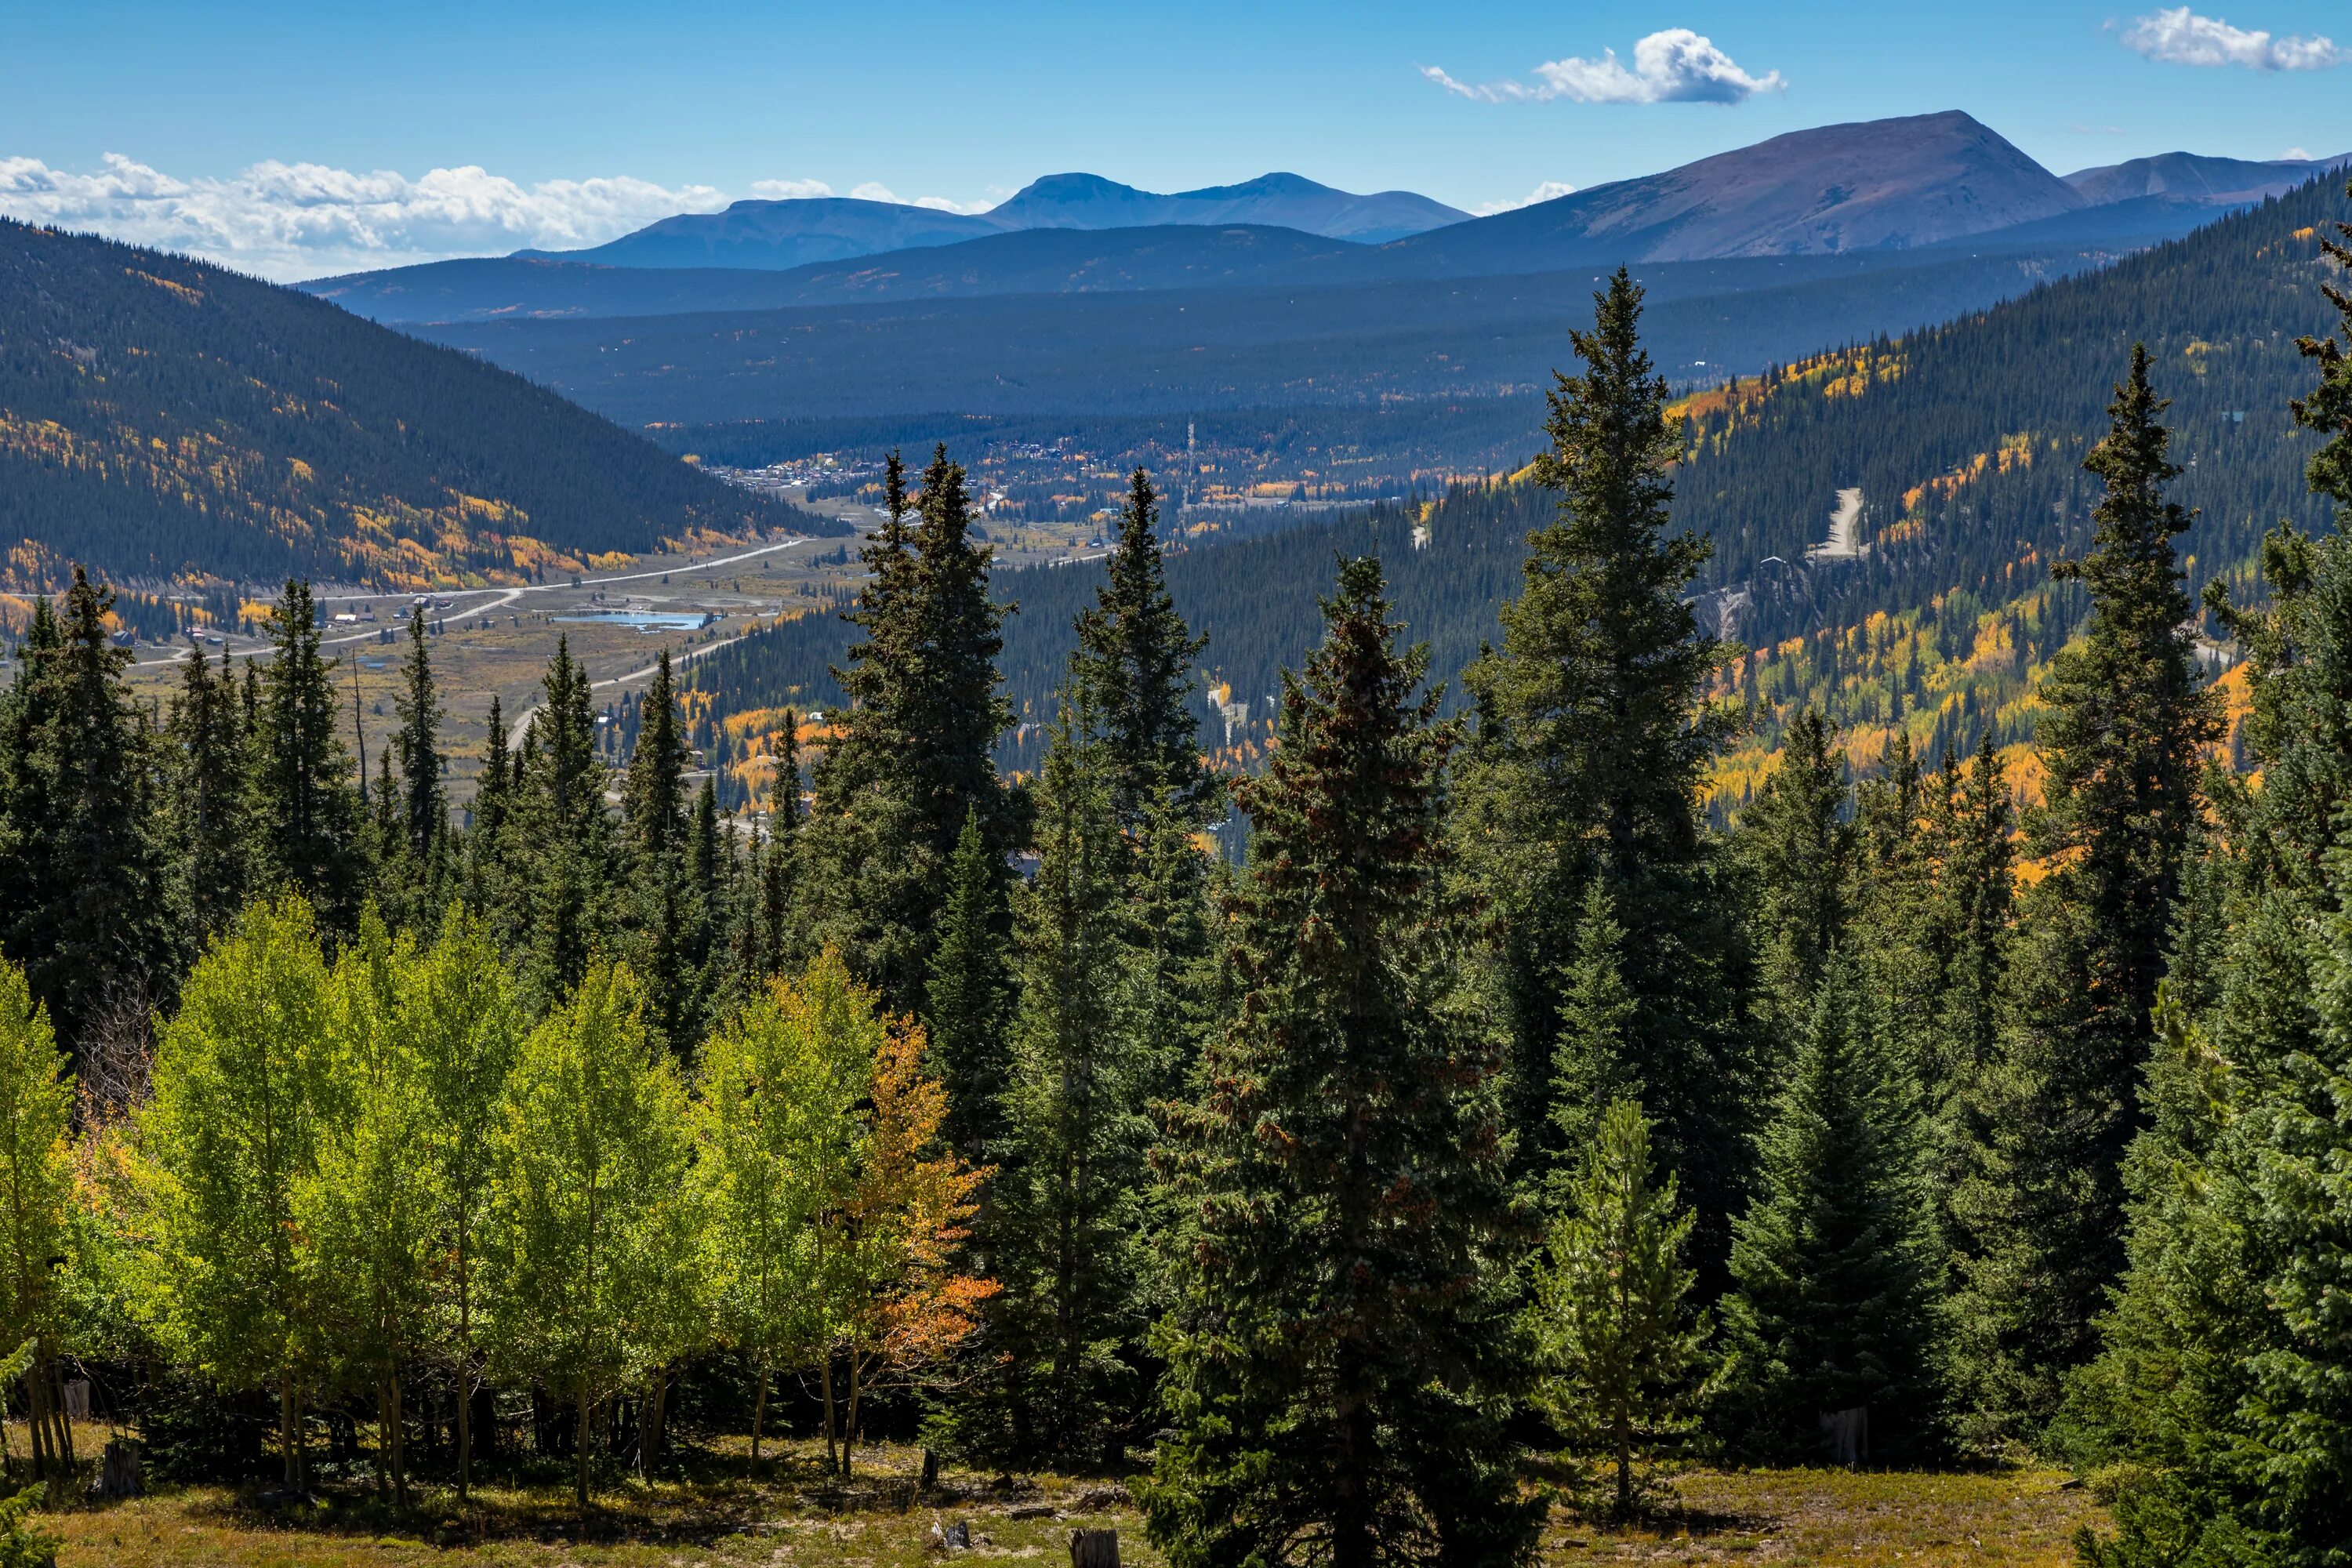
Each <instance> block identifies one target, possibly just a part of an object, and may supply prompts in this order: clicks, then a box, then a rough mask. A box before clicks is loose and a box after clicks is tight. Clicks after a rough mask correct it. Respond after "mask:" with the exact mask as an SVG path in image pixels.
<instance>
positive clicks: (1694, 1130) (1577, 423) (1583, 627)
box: [1463, 269, 1753, 1256]
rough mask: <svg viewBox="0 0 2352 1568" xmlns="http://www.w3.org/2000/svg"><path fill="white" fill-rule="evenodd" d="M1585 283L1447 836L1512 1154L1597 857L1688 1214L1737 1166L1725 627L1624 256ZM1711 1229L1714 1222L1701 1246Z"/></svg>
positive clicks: (1536, 1114) (1470, 676) (1539, 1094)
mask: <svg viewBox="0 0 2352 1568" xmlns="http://www.w3.org/2000/svg"><path fill="white" fill-rule="evenodd" d="M1595 303H1596V307H1597V309H1596V315H1595V320H1594V325H1593V330H1592V331H1590V332H1584V331H1579V332H1576V333H1574V334H1573V338H1572V341H1573V342H1574V344H1575V347H1576V352H1577V353H1578V354H1579V355H1580V357H1581V359H1582V360H1583V362H1584V366H1583V370H1582V373H1581V374H1578V375H1574V376H1569V375H1561V376H1559V378H1558V384H1557V385H1556V386H1555V387H1554V388H1553V390H1552V391H1551V393H1550V394H1549V400H1550V414H1549V420H1548V422H1547V430H1548V432H1549V436H1550V438H1551V447H1550V449H1549V451H1548V452H1546V453H1544V454H1542V455H1541V456H1540V457H1539V458H1538V461H1537V464H1536V473H1535V477H1536V479H1537V480H1538V482H1539V483H1541V484H1543V485H1544V486H1546V487H1548V488H1549V489H1554V490H1556V491H1558V492H1559V518H1558V519H1557V521H1554V522H1552V523H1551V524H1549V526H1547V527H1545V528H1542V529H1538V531H1535V532H1534V533H1532V534H1530V535H1529V536H1528V561H1527V564H1526V568H1525V571H1526V577H1525V584H1524V588H1523V591H1522V593H1521V595H1520V596H1519V597H1518V598H1517V600H1515V601H1513V602H1512V603H1510V604H1508V605H1505V606H1503V609H1502V612H1501V614H1502V620H1503V631H1504V637H1503V646H1502V647H1501V648H1500V649H1498V650H1490V651H1489V652H1488V653H1487V654H1486V655H1485V656H1483V657H1482V658H1480V659H1479V660H1478V661H1477V662H1476V663H1475V665H1474V666H1473V667H1472V668H1471V669H1470V670H1469V671H1468V673H1467V674H1466V675H1465V678H1464V679H1465V685H1466V686H1467V687H1468V688H1469V689H1470V691H1471V693H1472V695H1473V696H1474V697H1475V699H1476V702H1477V713H1478V728H1477V734H1476V741H1475V745H1474V746H1473V748H1472V749H1471V752H1470V753H1469V755H1468V757H1467V758H1466V760H1465V768H1464V780H1463V796H1464V805H1465V815H1464V823H1463V826H1464V833H1463V841H1464V845H1465V856H1467V857H1468V858H1469V866H1468V869H1469V870H1470V872H1471V874H1472V875H1474V876H1475V879H1477V880H1478V882H1479V884H1480V886H1481V888H1482V890H1483V892H1484V894H1485V896H1486V898H1487V899H1488V900H1490V902H1491V904H1492V907H1493V909H1494V910H1495V921H1494V923H1495V928H1496V930H1497V931H1499V932H1500V933H1501V935H1500V939H1499V942H1500V946H1499V952H1498V955H1497V956H1498V961H1499V965H1500V975H1499V979H1500V987H1499V993H1500V1002H1501V1005H1502V1006H1503V1008H1504V1009H1505V1013H1506V1016H1507V1018H1508V1019H1509V1023H1510V1028H1511V1033H1512V1036H1513V1041H1514V1046H1513V1049H1514V1058H1513V1059H1514V1079H1515V1082H1516V1086H1517V1094H1516V1097H1515V1110H1514V1123H1515V1130H1516V1131H1517V1139H1518V1151H1519V1158H1520V1160H1521V1162H1522V1163H1524V1164H1525V1165H1527V1166H1528V1167H1530V1168H1540V1166H1541V1165H1542V1164H1543V1163H1545V1162H1546V1160H1547V1158H1548V1155H1547V1145H1548V1139H1547V1137H1546V1128H1545V1124H1544V1117H1545V1111H1546V1110H1547V1104H1546V1101H1547V1100H1548V1096H1547V1095H1546V1094H1545V1092H1544V1088H1545V1086H1546V1085H1547V1084H1548V1082H1549V1079H1550V1075H1551V1058H1552V1051H1553V1046H1554V1042H1555V1041H1556V1039H1557V1038H1558V1036H1559V1016H1560V997H1559V991H1558V976H1559V973H1560V972H1561V970H1562V967H1563V965H1564V963H1565V960H1566V958H1567V956H1568V954H1569V952H1570V951H1571V949H1572V948H1573V945H1574V942H1575V933H1576V925H1577V921H1578V918H1579V913H1580V910H1581V909H1582V906H1583V892H1584V885H1585V883H1586V881H1587V880H1589V879H1591V878H1594V877H1600V878H1602V879H1605V880H1606V881H1607V882H1608V884H1609V887H1610V893H1611V898H1612V903H1613V906H1614V910H1615V918H1616V920H1617V921H1619V922H1620V923H1622V925H1623V926H1624V928H1625V930H1626V932H1627V940H1626V942H1625V944H1624V960H1625V973H1624V979H1625V984H1627V986H1628V987H1629V988H1630V989H1631V990H1632V991H1633V994H1634V996H1635V997H1636V998H1637V999H1638V1000H1639V1003H1640V1010H1639V1012H1638V1013H1637V1014H1636V1015H1635V1017H1634V1020H1633V1024H1632V1026H1631V1028H1632V1036H1631V1038H1630V1040H1629V1042H1628V1051H1629V1055H1630V1058H1631V1059H1632V1060H1633V1062H1634V1063H1635V1064H1636V1066H1637V1068H1638V1072H1637V1077H1638V1079H1639V1080H1640V1081H1641V1082H1642V1084H1643V1093H1644V1096H1645V1099H1644V1100H1643V1105H1644V1108H1645V1110H1647V1112H1648V1113H1649V1114H1650V1116H1651V1117H1652V1118H1653V1119H1654V1121H1655V1123H1656V1125H1657V1133H1658V1139H1659V1143H1660V1146H1661V1150H1662V1158H1663V1159H1664V1163H1666V1164H1667V1165H1669V1166H1671V1167H1673V1168H1674V1169H1675V1170H1676V1171H1678V1172H1679V1173H1680V1174H1681V1177H1682V1180H1683V1182H1684V1184H1685V1190H1686V1191H1687V1192H1688V1193H1689V1194H1690V1195H1691V1196H1692V1198H1693V1199H1695V1200H1696V1206H1697V1208H1698V1209H1699V1211H1700V1213H1701V1215H1702V1226H1704V1225H1705V1224H1706V1215H1720V1214H1722V1213H1724V1212H1726V1210H1727V1208H1728V1206H1729V1205H1731V1203H1732V1202H1733V1201H1734V1199H1735V1197H1736V1195H1737V1194H1738V1189H1739V1184H1740V1182H1741V1180H1742V1168H1743V1167H1744V1165H1745V1161H1744V1160H1743V1159H1742V1158H1741V1157H1740V1156H1739V1153H1738V1151H1739V1150H1740V1148H1741V1147H1742V1146H1743V1144H1744V1141H1745V1134H1746V1131H1747V1121H1746V1117H1745V1114H1744V1110H1743V1108H1744V1105H1745V1103H1746V1101H1747V1100H1748V1099H1749V1098H1750V1096H1749V1088H1750V1084H1751V1080H1752V1076H1753V1075H1752V1069H1751V1068H1750V1066H1749V1064H1748V1047H1747V1046H1746V1045H1745V1044H1744V1043H1743V1042H1742V1040H1741V1038H1740V1037H1739V1035H1738V1032H1737V1031H1736V1030H1735V1029H1734V1027H1733V1025H1732V1020H1733V1016H1734V1014H1733V1004H1734V1000H1735V997H1734V992H1735V991H1736V989H1737V987H1736V984H1735V980H1736V976H1734V975H1732V974H1730V973H1727V955H1729V954H1730V953H1732V952H1734V951H1735V950H1736V947H1737V932H1736V931H1734V930H1733V929H1731V928H1730V926H1729V925H1728V924H1727V921H1726V919H1725V916H1724V910H1725V908H1726V906H1727V902H1728V900H1724V899H1722V898H1720V897H1719V896H1717V893H1716V892H1715V890H1714V889H1713V888H1712V886H1711V878H1710V875H1709V871H1708V866H1707V854H1706V842H1705V837H1704V835H1703V834H1702V833H1701V831H1700V820H1699V808H1698V788H1699V784H1700V782H1701V777H1702V775H1703V773H1704V772H1705V770H1706V766H1707V763H1708V762H1709V761H1710V759H1712V757H1713V756H1714V754H1715V752H1716V751H1717V747H1718V745H1719V744H1720V742H1721V741H1722V740H1723V738H1724V737H1725V736H1726V734H1727V732H1728V726H1729V723H1730V721H1729V720H1728V719H1727V717H1725V716H1724V715H1723V714H1721V713H1719V712H1717V711H1716V710H1710V709H1709V708H1708V707H1707V706H1706V701H1705V694H1706V684H1707V682H1708V680H1709V679H1711V678H1712V676H1713V675H1714V673H1715V671H1716V669H1717V668H1718V667H1719V666H1720V665H1721V664H1722V662H1723V659H1724V658H1725V650H1724V648H1723V646H1722V645H1721V644H1720V643H1719V642H1718V641H1717V639H1716V638H1715V637H1710V636H1708V635H1706V633H1705V632H1703V631H1702V630H1701V629H1700V627H1699V626H1698V623H1697V620H1696V616H1695V613H1694V612H1693V610H1692V608H1691V605H1689V603H1688V602H1686V600H1685V588H1686V585H1687V584H1689V583H1690V582H1691V581H1692V579H1693V578H1694V577H1695V576H1696V574H1697V573H1698V571H1699V569H1700V567H1701V566H1702V565H1703V564H1704V563H1706V558H1707V554H1708V552H1709V548H1710V546H1709V543H1708V542H1707V541H1706V539H1705V538H1703V537H1700V536H1696V535H1692V534H1687V533H1676V532H1675V531H1673V520H1672V517H1671V515H1670V510H1669V508H1670V503H1671V501H1672V499H1673V493H1674V489H1673V484H1672V482H1671V480H1670V479H1669V477H1668V470H1669V468H1671V467H1672V465H1673V464H1674V462H1675V458H1677V456H1678V455H1679V452H1680V447H1681V437H1680V434H1679V432H1678V431H1677V430H1675V428H1674V427H1672V426H1669V425H1668V423H1667V422H1666V419H1665V416H1664V410H1665V402H1666V384H1665V381H1664V378H1663V377H1662V376H1660V375H1659V374H1657V371H1656V369H1655V367H1654V365H1653V364H1652V363H1651V361H1650V357H1649V355H1648V354H1647V353H1644V352H1643V348H1642V345H1641V340H1640V332H1639V325H1640V318H1641V310H1642V290H1641V289H1639V288H1638V287H1637V286H1635V284H1634V283H1633V279H1632V278H1631V277H1630V276H1629V275H1627V274H1626V273H1625V272H1624V271H1623V270H1622V269H1621V270H1620V271H1619V272H1618V273H1617V275H1616V276H1615V277H1614V278H1612V279H1611V281H1610V284H1609V287H1608V289H1607V291H1606V292H1605V293H1603V294H1601V295H1600V296H1598V297H1597V299H1596V301H1595ZM1719 1247H1720V1239H1719V1237H1716V1238H1710V1239H1707V1240H1705V1241H1703V1244H1702V1246H1701V1247H1700V1251H1701V1254H1702V1256H1706V1255H1707V1254H1709V1253H1714V1254H1715V1255H1717V1256H1719Z"/></svg>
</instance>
